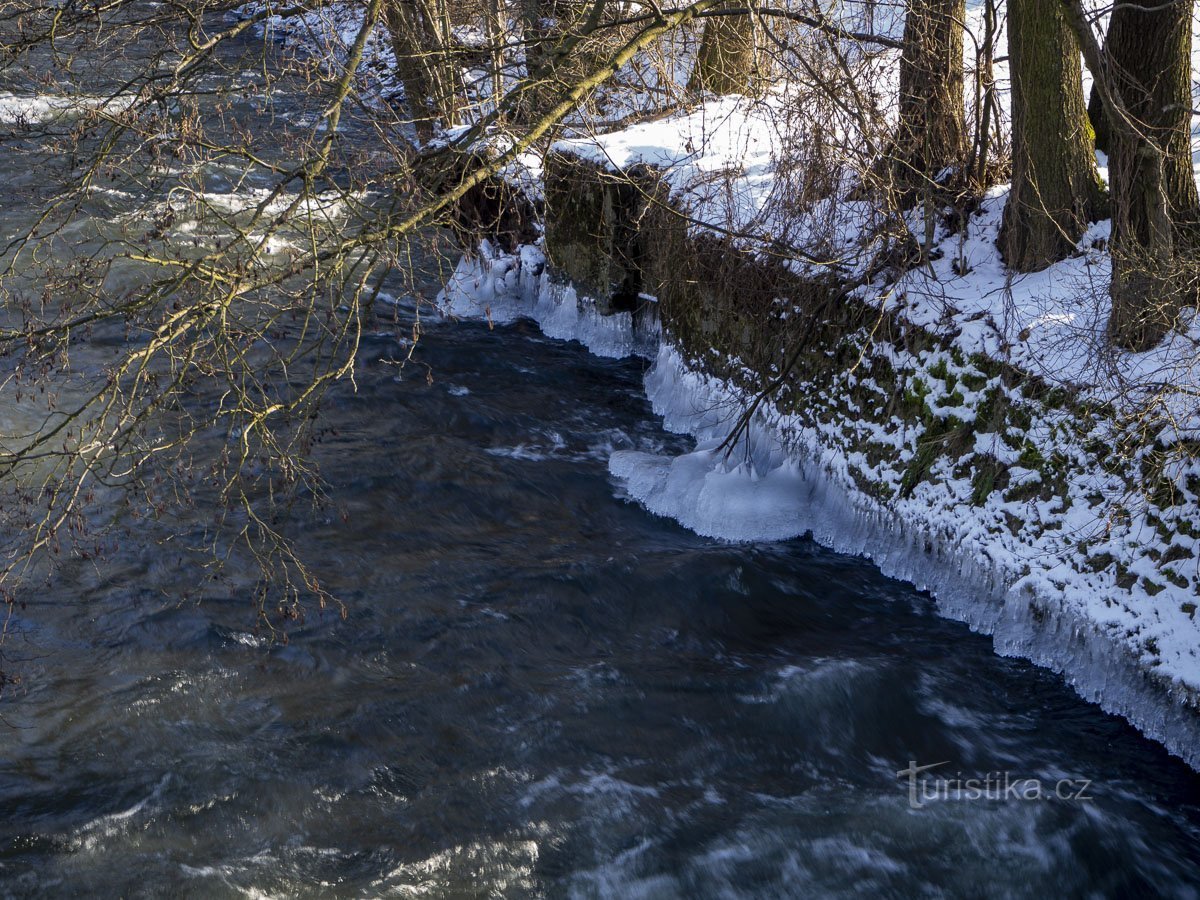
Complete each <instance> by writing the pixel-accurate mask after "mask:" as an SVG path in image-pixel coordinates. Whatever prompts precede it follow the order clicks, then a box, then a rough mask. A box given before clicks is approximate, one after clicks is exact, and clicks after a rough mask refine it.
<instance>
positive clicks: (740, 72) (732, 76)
mask: <svg viewBox="0 0 1200 900" xmlns="http://www.w3.org/2000/svg"><path fill="white" fill-rule="evenodd" d="M761 87H762V77H761V74H760V72H759V60H758V52H757V46H756V41H755V39H754V18H753V15H752V14H751V13H749V12H747V13H746V15H739V16H733V15H731V16H715V17H712V18H710V19H708V20H707V21H706V22H705V24H704V35H703V37H701V39H700V50H699V52H698V53H697V55H696V62H695V65H694V66H693V68H692V74H691V77H690V78H689V79H688V90H689V91H694V92H699V91H708V92H709V93H712V94H757V93H758V92H759V91H760V90H761Z"/></svg>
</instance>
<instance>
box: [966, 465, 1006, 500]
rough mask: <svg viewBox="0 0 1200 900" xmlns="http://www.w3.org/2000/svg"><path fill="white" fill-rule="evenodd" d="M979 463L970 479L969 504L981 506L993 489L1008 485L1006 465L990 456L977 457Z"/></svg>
mask: <svg viewBox="0 0 1200 900" xmlns="http://www.w3.org/2000/svg"><path fill="white" fill-rule="evenodd" d="M977 459H978V460H979V463H978V465H977V467H976V469H975V477H974V478H972V479H971V504H972V505H973V506H983V504H984V503H986V502H987V498H988V497H989V496H990V495H991V493H992V492H993V491H998V490H1001V491H1002V490H1004V489H1005V488H1006V487H1007V486H1008V479H1009V475H1008V466H1006V465H1004V464H1003V463H1001V462H1000V461H999V460H997V459H995V458H994V457H991V456H981V457H977Z"/></svg>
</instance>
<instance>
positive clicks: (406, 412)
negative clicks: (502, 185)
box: [0, 169, 1200, 898]
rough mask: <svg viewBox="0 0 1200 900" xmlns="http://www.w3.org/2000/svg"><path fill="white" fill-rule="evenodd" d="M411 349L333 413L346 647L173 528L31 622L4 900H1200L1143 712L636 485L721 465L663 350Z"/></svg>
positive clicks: (321, 532)
mask: <svg viewBox="0 0 1200 900" xmlns="http://www.w3.org/2000/svg"><path fill="white" fill-rule="evenodd" d="M24 171H26V170H24V169H22V172H24ZM22 172H17V171H10V172H4V173H0V174H3V175H4V177H6V178H11V179H14V180H15V179H18V178H22V177H25V176H24V175H23V174H22ZM20 214H22V213H21V208H20V207H19V206H10V207H9V208H8V210H7V211H6V215H7V216H9V217H10V218H11V217H13V216H17V215H20ZM409 314H411V311H410V310H405V309H403V308H402V309H401V315H402V316H405V315H409ZM401 330H403V329H401ZM404 352H406V350H405V348H404V347H402V346H401V345H400V344H399V343H398V342H397V341H396V339H395V338H394V337H392V336H389V335H387V334H383V333H380V334H378V335H376V336H374V337H371V338H370V339H369V340H368V341H367V342H366V345H365V346H364V348H363V352H362V354H361V356H362V359H361V361H360V364H359V366H358V371H357V378H356V381H357V389H356V390H355V389H352V387H351V386H350V385H349V384H344V385H342V386H341V387H340V388H338V389H337V390H335V391H334V393H333V395H332V397H331V399H330V403H329V406H328V408H327V410H326V421H325V425H326V427H327V428H328V429H329V430H327V431H326V432H325V434H326V438H325V440H324V441H323V442H322V443H321V444H320V445H319V446H318V447H317V450H316V453H317V456H318V457H319V459H320V461H321V463H322V465H323V466H324V472H325V475H326V477H327V478H328V479H329V481H330V483H331V492H332V494H333V498H334V500H335V501H336V504H337V505H338V506H339V507H340V508H341V509H344V510H345V513H346V515H345V518H344V520H343V519H342V518H341V517H338V516H332V515H326V514H323V513H316V514H313V513H309V512H297V513H296V516H297V520H296V522H295V523H294V524H295V530H296V531H297V532H298V533H299V534H300V538H299V541H300V546H301V549H303V550H304V552H305V553H306V554H307V556H308V558H309V559H310V560H311V561H312V562H313V564H314V566H315V567H316V568H317V570H318V571H319V572H320V573H322V574H323V575H324V576H325V577H326V578H327V579H328V581H329V584H330V587H332V588H333V589H334V591H335V592H336V593H337V594H338V595H339V596H341V597H342V598H343V599H345V600H346V601H347V602H348V604H349V615H348V617H347V618H346V619H345V620H344V621H342V620H340V619H339V618H338V617H337V616H336V615H333V614H329V615H326V616H324V617H320V616H313V617H311V618H310V619H309V620H308V621H307V622H306V623H305V624H304V625H303V626H302V627H299V628H297V629H295V630H293V632H292V634H291V639H290V642H289V643H287V644H286V645H284V644H279V643H274V644H273V643H270V642H268V641H266V640H265V639H263V638H262V637H261V636H259V635H256V634H254V633H252V631H251V630H249V629H250V625H251V623H252V622H253V614H252V608H251V602H250V599H249V590H248V587H249V586H248V585H247V586H246V587H247V590H245V591H241V590H239V589H236V587H235V588H233V589H231V590H230V591H229V595H228V596H227V597H225V598H223V599H222V598H217V599H214V600H208V601H206V602H205V603H203V604H201V605H195V604H191V603H180V601H179V598H180V596H181V595H182V593H183V590H184V588H185V587H186V586H188V585H189V584H192V583H194V582H195V580H196V578H197V572H196V570H194V569H193V568H188V567H186V566H183V565H182V564H181V563H179V562H178V561H177V560H176V558H175V557H174V556H173V555H171V554H170V553H168V552H167V551H166V550H164V548H163V547H161V546H159V545H158V544H155V543H151V542H147V543H146V544H145V545H139V544H138V543H137V542H133V543H129V542H126V543H125V544H124V545H123V546H122V548H121V549H120V551H119V552H117V553H115V554H114V555H113V556H112V558H110V559H108V560H106V561H105V562H104V563H103V564H102V565H101V566H100V567H99V568H98V569H87V568H83V567H80V568H79V569H78V570H77V571H75V570H68V571H67V572H65V573H64V574H63V575H62V577H60V578H59V579H58V580H57V581H56V582H55V583H54V585H53V587H52V589H51V590H49V591H46V592H45V593H44V594H42V595H41V596H40V597H38V598H37V599H36V601H35V602H33V603H31V604H30V607H29V609H28V611H27V613H26V614H25V615H24V616H23V618H22V621H21V623H20V628H19V630H18V631H17V632H16V634H15V635H14V637H12V638H10V640H9V644H8V646H7V652H8V654H9V656H10V657H17V658H19V659H20V660H21V662H20V671H21V674H22V675H23V676H24V678H25V687H24V689H23V690H22V691H21V692H18V693H15V694H10V695H9V697H8V699H6V701H5V703H4V705H3V706H2V707H0V714H2V716H3V719H2V720H0V811H2V813H0V895H12V896H26V895H35V896H36V895H49V896H118V895H120V896H204V897H210V896H255V897H262V896H280V897H292V896H309V895H312V896H333V895H347V896H379V895H386V896H438V897H440V896H455V897H457V896H462V897H473V896H504V897H517V896H584V897H608V896H622V897H624V896H636V897H687V898H700V897H726V896H730V897H732V896H745V897H763V896H799V897H817V896H899V897H908V896H971V897H974V896H1046V897H1076V896H1113V897H1118V896H1119V897H1134V896H1196V895H1197V893H1200V780H1198V779H1197V776H1196V775H1195V774H1194V773H1193V772H1192V771H1191V770H1189V769H1187V768H1186V767H1185V766H1184V765H1183V764H1181V763H1180V762H1178V761H1177V760H1175V759H1174V758H1172V757H1170V756H1169V755H1168V754H1167V753H1166V752H1165V751H1163V750H1162V749H1161V748H1160V747H1158V746H1157V745H1155V744H1153V743H1151V742H1149V741H1147V740H1145V739H1143V738H1142V737H1141V736H1140V735H1138V734H1137V733H1136V732H1135V731H1134V730H1133V729H1132V728H1130V727H1129V726H1127V725H1126V724H1124V723H1123V722H1122V721H1120V720H1118V719H1116V718H1113V717H1111V716H1108V715H1105V714H1103V713H1102V712H1100V711H1099V710H1098V709H1097V708H1096V707H1094V706H1092V705H1089V704H1087V703H1084V702H1083V701H1081V700H1080V699H1079V698H1078V697H1077V696H1076V695H1075V694H1074V693H1073V692H1072V691H1071V690H1070V689H1069V688H1068V687H1067V686H1065V685H1064V684H1062V683H1061V681H1060V680H1059V679H1058V678H1057V677H1056V676H1054V675H1052V674H1050V673H1048V672H1046V671H1044V670H1039V669H1037V668H1035V667H1033V666H1031V665H1029V664H1026V663H1024V662H1021V661H1017V660H1010V659H1003V658H999V657H997V656H995V655H994V654H993V653H992V650H991V645H990V642H989V641H988V640H987V639H986V638H984V637H980V636H977V635H973V634H971V633H970V632H969V631H968V630H967V629H966V628H965V627H964V626H961V625H959V624H956V623H953V622H949V621H946V620H944V619H941V618H939V617H938V616H937V615H936V614H935V612H934V609H933V604H932V602H931V600H930V599H929V598H928V597H927V596H925V595H923V594H921V593H919V592H917V591H915V590H913V589H912V588H910V587H908V586H906V585H904V584H900V583H897V582H894V581H891V580H888V579H886V578H884V577H882V576H881V575H879V574H878V572H876V571H875V570H874V568H873V567H872V566H871V565H870V564H869V563H867V562H864V561H862V560H858V559H852V558H846V557H842V556H839V555H837V554H834V553H831V552H828V551H826V550H823V549H821V548H819V547H817V546H815V545H814V544H812V543H811V542H808V541H805V540H798V541H790V542H787V543H783V544H778V545H730V544H726V543H721V542H718V541H712V540H707V539H703V538H700V537H697V536H696V535H694V534H691V533H689V532H687V531H685V530H684V529H682V528H680V527H679V526H677V525H675V524H674V523H672V522H670V521H667V520H663V519H658V518H654V517H652V516H650V515H648V514H647V513H645V512H644V511H643V510H642V509H641V508H639V507H638V506H636V505H635V504H632V503H630V502H628V501H627V500H626V499H624V498H623V497H622V492H621V488H620V485H619V484H617V483H615V482H614V480H613V479H612V478H611V476H610V475H609V474H608V470H607V466H606V460H607V457H608V454H609V453H610V452H611V451H612V450H614V449H622V448H637V449H643V450H652V451H656V452H663V451H672V450H680V451H682V450H684V449H686V447H687V443H686V442H685V441H684V440H682V439H681V438H679V437H676V436H672V435H669V434H666V433H664V432H663V431H662V430H661V429H660V426H659V424H658V423H657V421H656V420H655V418H654V416H653V415H652V413H651V411H650V409H649V407H648V405H647V403H646V402H645V400H644V398H643V395H642V389H641V377H642V369H643V365H644V364H643V363H642V362H641V361H638V360H625V361H611V360H602V359H598V358H595V357H592V356H590V355H589V354H587V353H586V352H585V351H584V350H583V349H582V348H581V347H579V346H578V345H577V344H572V343H563V342H557V341H552V340H549V339H547V338H544V337H543V336H541V335H540V334H539V333H538V331H537V329H536V328H535V327H533V326H532V325H529V324H517V325H514V326H507V327H501V328H497V329H494V330H493V329H489V328H487V327H486V326H485V325H483V324H478V323H465V322H449V321H443V322H435V323H432V324H430V325H428V326H427V331H426V334H425V337H424V339H423V341H422V342H421V344H420V345H419V347H418V350H417V359H418V360H419V362H420V363H421V364H425V365H428V367H429V371H430V372H431V373H432V375H433V379H432V383H429V382H427V381H426V379H425V378H424V377H421V376H414V374H413V371H414V368H410V369H409V370H407V372H406V377H404V378H402V379H398V378H397V370H396V368H395V367H394V366H392V365H389V364H388V361H389V360H391V359H394V358H396V357H398V356H400V355H402V354H403V353H404ZM420 371H421V372H423V371H424V369H420ZM72 571H74V574H72ZM232 584H234V585H236V584H237V581H236V579H234V581H233V582H232ZM913 761H915V763H916V765H918V766H923V765H931V764H937V763H941V765H940V766H938V767H937V768H935V769H930V770H928V771H925V772H922V773H921V774H920V775H917V776H913V778H912V779H909V778H905V777H898V776H897V772H899V771H901V770H906V769H908V768H910V767H911V766H912V765H913ZM985 778H986V779H989V780H988V781H986V782H984V781H983V779H985ZM939 779H940V780H939ZM968 779H976V780H977V781H976V782H974V786H972V783H971V782H969V781H968ZM1035 789H1036V791H1039V792H1040V793H1041V795H1042V796H1041V799H1033V798H1032V796H1031V794H1032V793H1034V791H1035ZM1060 793H1061V794H1063V795H1064V796H1062V797H1060V796H1057V794H1060ZM981 794H982V795H983V796H980V795H981ZM1065 795H1070V796H1065Z"/></svg>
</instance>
